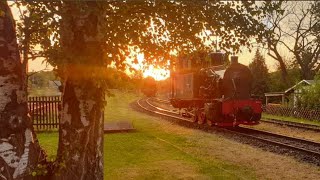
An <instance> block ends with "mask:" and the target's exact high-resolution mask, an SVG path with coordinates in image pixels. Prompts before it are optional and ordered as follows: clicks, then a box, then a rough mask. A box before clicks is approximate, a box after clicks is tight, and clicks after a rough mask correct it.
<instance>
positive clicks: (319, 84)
mask: <svg viewBox="0 0 320 180" xmlns="http://www.w3.org/2000/svg"><path fill="white" fill-rule="evenodd" d="M300 90H301V96H300V98H299V105H300V106H301V107H305V108H309V109H320V76H317V78H316V79H315V82H314V83H313V84H311V85H310V86H304V87H300Z"/></svg>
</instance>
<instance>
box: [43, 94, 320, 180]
mask: <svg viewBox="0 0 320 180" xmlns="http://www.w3.org/2000/svg"><path fill="white" fill-rule="evenodd" d="M115 94H116V96H115V97H109V98H108V99H107V100H108V106H107V108H106V110H105V121H119V120H121V121H122V120H127V121H131V122H132V123H133V125H134V127H135V128H136V131H134V132H130V133H114V134H106V135H105V136H104V162H105V164H104V167H105V169H104V178H105V179H139V180H140V179H317V178H318V177H320V170H319V169H318V167H313V166H311V165H306V164H303V163H301V162H298V161H296V160H294V159H292V158H290V157H286V156H284V155H277V154H273V153H270V152H266V151H264V150H261V149H256V148H254V147H251V146H248V145H245V144H242V143H238V142H234V141H232V140H229V139H226V138H224V137H220V136H219V135H215V134H209V133H206V132H203V131H198V130H194V129H189V128H185V127H181V126H178V125H174V124H172V123H170V122H167V121H164V120H160V119H158V118H155V117H152V116H148V115H145V114H142V113H139V112H136V111H133V110H132V109H131V108H130V107H129V105H128V104H129V103H130V102H132V101H134V100H135V99H137V98H139V97H138V96H137V95H134V94H125V93H119V92H115ZM38 137H39V140H40V143H41V145H42V146H43V147H44V148H45V149H47V151H48V154H49V157H50V156H51V157H54V155H55V152H56V149H57V147H56V145H57V133H41V134H39V135H38Z"/></svg>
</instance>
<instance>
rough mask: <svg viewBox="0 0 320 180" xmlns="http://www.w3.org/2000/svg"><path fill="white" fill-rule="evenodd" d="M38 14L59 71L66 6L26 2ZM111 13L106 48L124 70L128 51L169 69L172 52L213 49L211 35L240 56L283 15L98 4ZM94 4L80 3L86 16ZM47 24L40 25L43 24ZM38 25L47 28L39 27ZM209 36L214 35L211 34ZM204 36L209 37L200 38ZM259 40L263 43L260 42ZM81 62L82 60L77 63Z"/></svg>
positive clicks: (194, 3) (192, 1)
mask: <svg viewBox="0 0 320 180" xmlns="http://www.w3.org/2000/svg"><path fill="white" fill-rule="evenodd" d="M20 3H21V4H22V5H24V6H26V7H27V9H28V11H32V12H34V13H33V15H32V16H33V22H34V23H31V24H30V26H36V27H30V28H31V29H46V32H45V33H44V32H43V31H41V32H42V33H41V36H40V35H37V36H36V37H35V38H36V39H38V41H32V43H40V44H41V47H42V49H43V51H42V54H43V55H44V56H46V57H47V58H48V60H49V62H50V63H51V64H52V65H53V66H58V65H61V64H63V63H64V61H65V59H64V57H65V55H64V54H63V50H62V49H61V41H60V38H61V36H60V35H61V33H60V26H61V18H60V17H62V16H63V13H66V12H65V11H64V4H65V3H64V2H63V1H53V2H51V1H50V2H32V1H31V2H26V1H22V2H20ZM93 3H96V4H97V5H98V6H97V8H103V9H104V11H105V12H106V16H105V17H104V20H105V21H104V22H103V25H102V27H103V32H104V37H103V42H101V44H102V45H103V46H104V49H105V55H104V58H105V65H110V64H111V63H114V64H115V65H116V66H117V67H118V68H120V69H121V68H122V69H123V68H124V65H125V63H124V62H125V60H126V58H127V55H129V54H130V51H129V48H128V46H133V47H137V48H139V49H141V52H143V53H144V55H145V59H146V62H148V63H150V64H151V63H159V65H165V64H167V63H166V61H167V60H168V59H171V58H172V51H173V50H175V51H177V52H186V53H188V52H192V51H194V50H203V49H207V50H208V49H212V47H216V44H214V43H213V44H212V46H211V47H210V46H209V47H208V46H205V45H204V43H203V42H204V40H205V39H208V38H210V37H209V36H205V34H206V33H208V32H209V31H210V33H211V36H215V37H219V42H218V46H219V48H220V49H223V50H225V51H228V52H238V51H239V48H240V46H249V39H250V37H254V36H256V35H257V34H259V32H261V31H262V30H263V27H262V24H261V22H262V19H263V18H264V17H265V15H266V14H267V13H268V12H270V11H273V10H275V9H277V8H278V7H279V3H275V2H270V1H266V2H261V3H259V4H260V5H259V6H258V5H257V4H256V3H254V1H244V2H238V1H226V2H220V1H213V0H188V1H185V0H184V1H183V0H177V1H171V0H158V1H151V0H139V1H136V0H126V1H125V0H119V1H114V0H112V1H111V0H109V1H97V2H93ZM86 4H88V3H83V2H81V1H78V5H79V6H81V7H82V8H83V10H91V11H94V10H95V9H88V7H87V5H86ZM39 19H40V20H41V21H38V20H39ZM36 21H38V22H41V23H36ZM205 30H208V31H205ZM200 34H203V35H204V36H202V37H199V35H200ZM258 38H259V37H258ZM74 61H77V60H74Z"/></svg>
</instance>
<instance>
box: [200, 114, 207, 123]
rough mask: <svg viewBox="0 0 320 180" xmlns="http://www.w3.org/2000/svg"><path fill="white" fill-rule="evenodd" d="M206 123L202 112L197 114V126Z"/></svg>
mask: <svg viewBox="0 0 320 180" xmlns="http://www.w3.org/2000/svg"><path fill="white" fill-rule="evenodd" d="M205 122H206V115H205V114H204V112H198V124H203V123H205Z"/></svg>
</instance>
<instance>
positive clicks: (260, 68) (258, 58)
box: [249, 49, 269, 97]
mask: <svg viewBox="0 0 320 180" xmlns="http://www.w3.org/2000/svg"><path fill="white" fill-rule="evenodd" d="M249 69H250V70H251V72H252V74H253V83H252V92H251V93H252V94H254V95H257V96H259V97H263V96H264V93H266V92H268V91H269V86H268V82H269V74H268V68H267V65H266V63H265V58H264V57H263V56H262V55H261V53H260V51H259V49H258V50H257V51H256V54H255V56H254V58H253V61H252V62H251V63H250V64H249Z"/></svg>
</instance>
